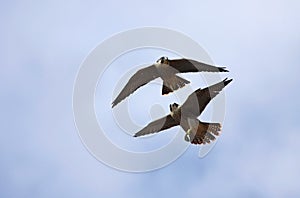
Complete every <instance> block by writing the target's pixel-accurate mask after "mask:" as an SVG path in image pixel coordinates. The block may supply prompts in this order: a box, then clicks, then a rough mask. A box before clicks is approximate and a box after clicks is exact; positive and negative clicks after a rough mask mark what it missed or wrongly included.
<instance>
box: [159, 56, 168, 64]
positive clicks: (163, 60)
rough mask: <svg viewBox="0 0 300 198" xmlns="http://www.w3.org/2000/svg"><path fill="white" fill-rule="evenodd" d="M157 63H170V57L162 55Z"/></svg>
mask: <svg viewBox="0 0 300 198" xmlns="http://www.w3.org/2000/svg"><path fill="white" fill-rule="evenodd" d="M156 63H159V64H169V59H168V57H166V56H163V57H160V59H158V60H157V61H156Z"/></svg>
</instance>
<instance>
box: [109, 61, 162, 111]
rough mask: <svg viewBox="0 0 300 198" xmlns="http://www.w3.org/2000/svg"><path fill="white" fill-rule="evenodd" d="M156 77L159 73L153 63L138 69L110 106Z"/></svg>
mask: <svg viewBox="0 0 300 198" xmlns="http://www.w3.org/2000/svg"><path fill="white" fill-rule="evenodd" d="M158 77H159V73H158V72H157V69H156V67H155V66H154V65H151V66H149V67H145V68H143V69H140V70H139V71H137V72H136V73H135V74H134V75H133V76H132V77H131V78H130V79H129V81H128V82H127V84H126V85H125V87H124V88H123V89H122V91H121V92H120V93H119V95H118V96H117V98H116V99H115V100H114V101H113V102H112V107H114V106H116V105H117V104H118V103H119V102H121V101H122V100H124V99H125V98H126V97H127V96H129V95H130V94H132V93H133V92H134V91H135V90H137V89H138V88H140V87H141V86H143V85H145V84H147V83H148V82H150V81H152V80H154V79H155V78H158Z"/></svg>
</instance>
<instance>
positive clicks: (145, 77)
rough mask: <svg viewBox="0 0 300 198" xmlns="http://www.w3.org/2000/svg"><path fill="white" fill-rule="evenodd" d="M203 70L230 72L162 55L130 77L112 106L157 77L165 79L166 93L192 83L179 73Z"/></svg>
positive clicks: (163, 87)
mask: <svg viewBox="0 0 300 198" xmlns="http://www.w3.org/2000/svg"><path fill="white" fill-rule="evenodd" d="M202 71H203V72H228V70H226V69H225V67H216V66H212V65H208V64H206V63H202V62H198V61H195V60H191V59H174V60H169V59H168V57H161V58H160V59H158V60H157V61H156V63H154V64H153V65H151V66H148V67H145V68H143V69H140V70H139V71H137V72H136V73H135V74H134V75H133V76H132V77H131V78H130V79H129V81H128V82H127V84H126V85H125V87H124V88H123V89H122V91H121V92H120V93H119V95H118V96H117V98H116V99H115V100H114V101H113V102H112V107H114V106H116V105H117V104H118V103H119V102H121V101H122V100H124V99H125V98H126V97H127V96H129V95H130V94H132V93H133V92H134V91H135V90H137V89H138V88H140V87H141V86H143V85H145V84H147V83H148V82H150V81H152V80H154V79H156V78H159V77H160V78H161V79H162V80H163V86H162V95H165V94H168V93H170V92H173V91H175V90H177V89H179V88H181V87H184V86H185V85H186V84H189V83H190V81H188V80H186V79H183V78H181V77H179V76H177V75H176V74H177V73H187V72H202Z"/></svg>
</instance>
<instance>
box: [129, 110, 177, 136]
mask: <svg viewBox="0 0 300 198" xmlns="http://www.w3.org/2000/svg"><path fill="white" fill-rule="evenodd" d="M176 125H179V123H177V122H176V121H175V120H174V119H173V118H172V116H171V115H168V116H166V117H163V118H160V119H158V120H155V121H153V122H151V123H149V124H148V125H147V126H146V127H145V128H143V129H142V130H140V131H139V132H137V133H136V134H134V137H139V136H143V135H147V134H151V133H158V132H160V131H163V130H165V129H168V128H171V127H173V126H176Z"/></svg>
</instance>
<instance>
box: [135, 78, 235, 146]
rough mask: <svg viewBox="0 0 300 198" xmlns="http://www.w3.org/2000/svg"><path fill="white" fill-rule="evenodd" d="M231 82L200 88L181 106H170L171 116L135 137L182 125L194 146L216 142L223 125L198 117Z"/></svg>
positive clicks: (160, 120) (186, 137) (158, 121)
mask: <svg viewBox="0 0 300 198" xmlns="http://www.w3.org/2000/svg"><path fill="white" fill-rule="evenodd" d="M231 81H232V79H230V80H227V78H226V79H224V80H223V81H221V82H219V83H216V84H214V85H211V86H209V87H206V88H204V89H201V88H199V89H197V90H196V91H194V92H193V93H192V94H191V95H190V96H189V97H188V98H187V100H186V101H185V102H184V103H183V105H181V106H179V105H178V104H176V103H173V104H170V112H171V113H170V114H169V115H167V116H165V117H163V118H160V119H158V120H155V121H153V122H151V123H150V124H148V125H147V126H146V127H145V128H143V129H142V130H140V131H139V132H137V133H136V134H135V135H134V137H139V136H143V135H147V134H151V133H158V132H160V131H163V130H166V129H169V128H171V127H174V126H177V125H180V126H181V127H182V128H183V129H184V131H185V132H186V135H185V137H184V139H185V140H186V141H188V142H191V143H192V144H206V143H210V142H211V141H214V140H215V139H216V137H215V136H218V135H219V132H220V131H221V124H219V123H206V122H201V121H199V120H198V119H197V117H198V116H200V114H201V113H202V112H203V111H204V109H205V107H206V106H207V104H208V103H209V102H210V101H211V100H212V99H213V98H214V97H215V96H216V95H218V94H219V92H220V91H221V90H222V89H223V88H224V87H225V86H226V85H228V84H229V83H230V82H231Z"/></svg>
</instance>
